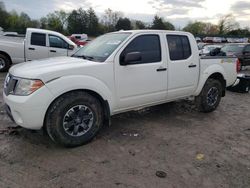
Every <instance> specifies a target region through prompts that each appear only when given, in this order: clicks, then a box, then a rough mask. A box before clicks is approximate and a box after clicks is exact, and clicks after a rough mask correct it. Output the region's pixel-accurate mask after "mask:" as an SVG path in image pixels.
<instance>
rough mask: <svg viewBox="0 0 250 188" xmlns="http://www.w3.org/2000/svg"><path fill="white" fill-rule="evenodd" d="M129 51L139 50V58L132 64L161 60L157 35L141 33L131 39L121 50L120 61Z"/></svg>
mask: <svg viewBox="0 0 250 188" xmlns="http://www.w3.org/2000/svg"><path fill="white" fill-rule="evenodd" d="M130 52H140V54H141V60H140V61H138V62H135V63H133V64H142V63H154V62H160V61H161V45H160V38H159V35H141V36H138V37H136V38H135V39H133V40H132V41H131V42H130V43H129V44H128V46H127V47H126V48H125V49H124V50H123V52H122V54H121V56H120V61H121V62H122V61H124V59H125V55H126V54H128V53H130Z"/></svg>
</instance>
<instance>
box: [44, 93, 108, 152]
mask: <svg viewBox="0 0 250 188" xmlns="http://www.w3.org/2000/svg"><path fill="white" fill-rule="evenodd" d="M84 119H85V120H84ZM102 124H103V110H102V106H101V103H100V101H99V100H98V99H96V98H95V97H93V96H92V95H90V94H88V93H86V92H83V91H75V92H70V93H66V94H64V95H62V96H61V97H59V98H58V99H56V100H55V101H54V102H53V103H52V105H51V106H50V108H49V109H48V111H47V114H46V120H45V126H46V130H47V133H48V135H49V136H50V138H51V139H52V140H53V141H54V142H56V143H58V144H60V145H62V146H64V147H76V146H80V145H83V144H86V143H88V142H89V141H91V140H92V139H93V138H94V137H95V136H96V134H97V133H98V131H99V130H100V128H101V126H102ZM74 131H75V132H74ZM76 132H77V133H76Z"/></svg>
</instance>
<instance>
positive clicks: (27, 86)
mask: <svg viewBox="0 0 250 188" xmlns="http://www.w3.org/2000/svg"><path fill="white" fill-rule="evenodd" d="M42 86H44V83H43V82H42V81H41V80H30V79H24V78H18V81H17V83H16V87H15V89H14V91H13V94H14V95H22V96H27V95H30V94H31V93H33V92H35V91H36V90H38V89H39V88H41V87H42Z"/></svg>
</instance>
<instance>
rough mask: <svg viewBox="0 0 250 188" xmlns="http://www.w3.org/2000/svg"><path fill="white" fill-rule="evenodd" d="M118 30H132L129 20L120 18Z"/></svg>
mask: <svg viewBox="0 0 250 188" xmlns="http://www.w3.org/2000/svg"><path fill="white" fill-rule="evenodd" d="M115 28H116V30H122V29H123V30H130V29H132V26H131V21H130V20H129V19H128V18H119V20H118V21H117V23H116V26H115Z"/></svg>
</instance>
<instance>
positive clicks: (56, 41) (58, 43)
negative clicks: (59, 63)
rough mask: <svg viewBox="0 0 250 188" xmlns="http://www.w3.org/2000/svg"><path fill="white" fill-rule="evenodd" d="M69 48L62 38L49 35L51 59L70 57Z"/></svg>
mask: <svg viewBox="0 0 250 188" xmlns="http://www.w3.org/2000/svg"><path fill="white" fill-rule="evenodd" d="M68 47H69V45H68V43H67V42H65V41H64V40H63V39H62V38H60V37H58V36H55V35H49V57H58V56H68Z"/></svg>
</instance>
